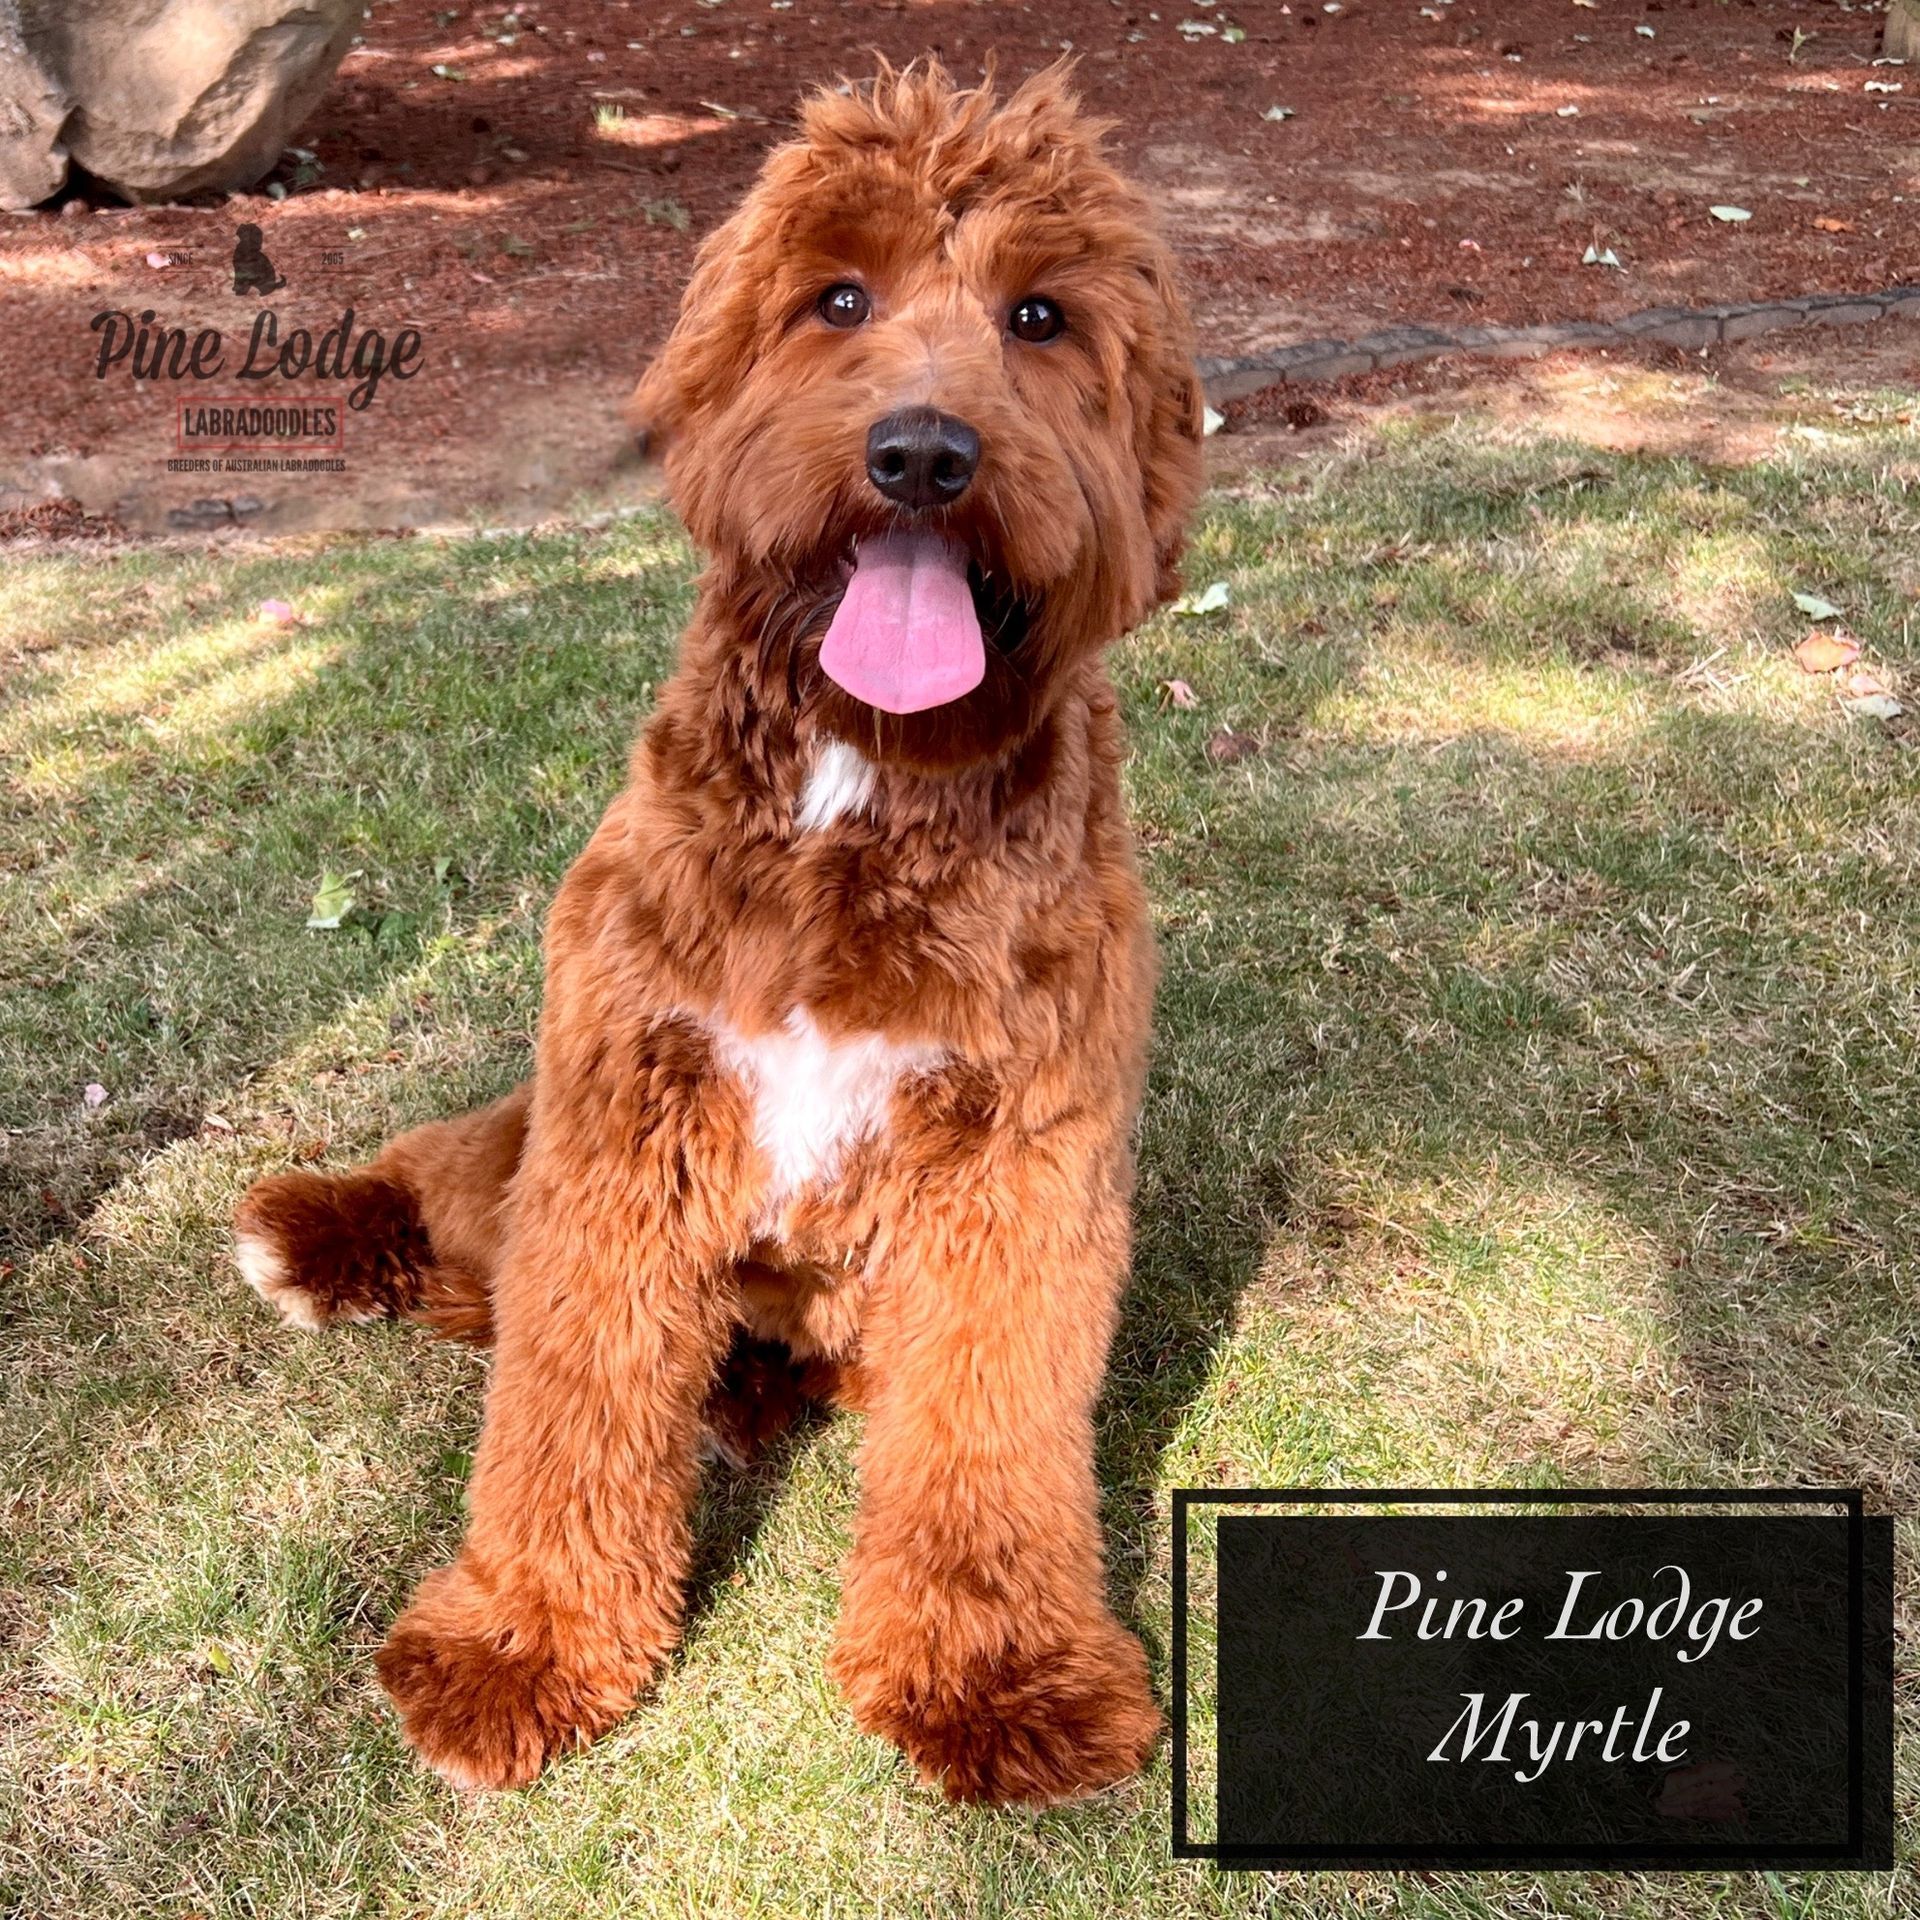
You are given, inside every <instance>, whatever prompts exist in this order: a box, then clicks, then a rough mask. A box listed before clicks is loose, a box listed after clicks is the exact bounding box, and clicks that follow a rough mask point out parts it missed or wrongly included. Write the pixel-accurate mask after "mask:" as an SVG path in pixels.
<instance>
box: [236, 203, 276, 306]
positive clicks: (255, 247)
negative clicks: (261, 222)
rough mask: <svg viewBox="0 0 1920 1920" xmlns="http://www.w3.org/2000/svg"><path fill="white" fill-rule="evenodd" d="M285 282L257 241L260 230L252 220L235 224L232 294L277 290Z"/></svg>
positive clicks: (274, 291) (261, 292)
mask: <svg viewBox="0 0 1920 1920" xmlns="http://www.w3.org/2000/svg"><path fill="white" fill-rule="evenodd" d="M286 284H287V282H286V277H285V275H283V274H278V273H275V272H274V270H273V262H272V261H271V260H269V259H268V258H267V250H266V248H265V247H264V246H263V245H261V242H260V229H259V228H258V227H256V226H255V225H254V224H253V223H252V221H248V222H247V223H246V225H245V226H242V227H238V228H236V229H235V231H234V236H233V290H234V292H235V293H251V294H268V293H278V292H279V291H280V289H281V288H282V287H284V286H285V285H286Z"/></svg>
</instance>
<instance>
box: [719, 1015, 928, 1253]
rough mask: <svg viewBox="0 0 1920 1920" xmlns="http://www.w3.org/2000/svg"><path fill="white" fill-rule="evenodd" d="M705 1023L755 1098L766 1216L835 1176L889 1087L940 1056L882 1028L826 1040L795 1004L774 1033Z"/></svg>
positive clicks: (877, 1114)
mask: <svg viewBox="0 0 1920 1920" xmlns="http://www.w3.org/2000/svg"><path fill="white" fill-rule="evenodd" d="M708 1031H709V1032H710V1033H711V1034H712V1035H713V1040H714V1046H715V1049H716V1050H717V1052H718V1053H719V1056H720V1059H721V1062H722V1063H723V1064H724V1065H725V1066H726V1067H727V1068H728V1069H729V1070H730V1071H731V1072H733V1073H736V1074H738V1075H739V1076H740V1079H741V1081H742V1082H743V1083H744V1084H745V1086H746V1088H747V1091H748V1092H749V1093H750V1094H751V1095H752V1096H753V1137H754V1140H755V1142H756V1144H757V1145H758V1146H759V1148H760V1151H761V1152H762V1153H763V1154H765V1155H766V1160H767V1173H768V1184H767V1192H766V1195H765V1197H764V1200H763V1202H762V1215H763V1218H766V1219H772V1218H775V1217H777V1215H778V1213H779V1211H780V1209H781V1208H782V1207H784V1206H785V1205H786V1203H787V1202H788V1201H790V1200H792V1199H794V1198H795V1197H796V1196H798V1195H799V1194H801V1193H803V1192H804V1191H805V1190H806V1189H807V1188H809V1187H812V1186H817V1185H820V1184H822V1183H824V1182H827V1181H830V1180H832V1179H834V1178H835V1177H836V1176H837V1175H838V1174H839V1172H840V1169H841V1167H842V1165H843V1164H844V1162H845V1160H846V1156H847V1152H848V1149H849V1148H851V1147H854V1146H856V1145H857V1144H858V1143H859V1142H860V1141H862V1140H865V1139H867V1138H868V1137H869V1136H871V1135H872V1134H874V1133H877V1132H878V1131H879V1129H880V1128H881V1127H882V1126H883V1125H884V1124H885V1122H886V1118H887V1107H888V1104H889V1102H890V1101H891V1100H892V1098H893V1091H894V1088H895V1087H897V1086H898V1085H899V1084H900V1082H901V1081H902V1080H903V1079H906V1078H907V1077H908V1076H910V1075H912V1074H916V1073H925V1072H927V1071H928V1070H929V1069H931V1068H933V1067H937V1066H939V1065H940V1064H941V1063H942V1061H944V1060H945V1058H946V1051H945V1049H944V1048H941V1047H936V1046H928V1045H906V1046H903V1045H901V1044H900V1043H899V1042H897V1041H893V1040H889V1039H888V1038H887V1037H886V1036H885V1035H884V1034H879V1033H863V1034H859V1035H856V1036H855V1037H854V1038H852V1039H846V1040H829V1039H828V1038H827V1037H826V1035H825V1034H823V1033H822V1032H821V1031H820V1029H819V1027H818V1026H816V1025H815V1024H814V1020H813V1016H812V1015H811V1014H810V1013H808V1012H807V1011H806V1010H805V1009H804V1008H802V1007H796V1008H794V1010H793V1012H792V1013H790V1014H789V1015H788V1016H787V1020H786V1024H785V1025H784V1026H783V1027H782V1028H780V1030H779V1031H778V1032H777V1033H761V1034H754V1035H751V1036H748V1035H743V1034H739V1033H736V1032H735V1031H734V1030H733V1029H732V1028H731V1027H728V1026H724V1025H720V1024H717V1023H715V1024H711V1025H709V1028H708Z"/></svg>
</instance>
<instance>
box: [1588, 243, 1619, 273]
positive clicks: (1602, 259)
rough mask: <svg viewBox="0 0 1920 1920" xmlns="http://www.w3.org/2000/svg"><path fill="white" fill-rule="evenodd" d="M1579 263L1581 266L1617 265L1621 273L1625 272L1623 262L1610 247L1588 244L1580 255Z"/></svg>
mask: <svg viewBox="0 0 1920 1920" xmlns="http://www.w3.org/2000/svg"><path fill="white" fill-rule="evenodd" d="M1580 264H1581V265H1582V266H1583V267H1619V269H1620V271H1621V272H1622V273H1625V272H1626V266H1625V264H1624V263H1623V262H1622V260H1621V258H1620V256H1619V255H1618V254H1617V253H1615V252H1614V250H1613V249H1612V248H1611V247H1595V246H1589V247H1588V248H1587V250H1586V252H1585V253H1583V254H1582V255H1581V256H1580Z"/></svg>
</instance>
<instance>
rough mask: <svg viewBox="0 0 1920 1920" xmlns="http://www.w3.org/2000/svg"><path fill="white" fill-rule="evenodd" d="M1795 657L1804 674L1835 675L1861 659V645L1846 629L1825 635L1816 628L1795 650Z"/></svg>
mask: <svg viewBox="0 0 1920 1920" xmlns="http://www.w3.org/2000/svg"><path fill="white" fill-rule="evenodd" d="M1793 657H1794V658H1795V659H1796V660H1798V661H1799V662H1800V671H1801V672H1802V673H1835V672H1837V671H1838V670H1839V669H1840V668H1841V667H1850V666H1852V665H1853V663H1854V662H1855V661H1856V660H1858V659H1859V658H1860V643H1859V641H1857V640H1856V639H1854V637H1853V636H1852V635H1851V634H1850V633H1848V632H1846V631H1845V630H1844V629H1841V630H1839V631H1837V632H1834V633H1823V632H1822V631H1821V630H1820V629H1819V628H1818V627H1816V628H1814V630H1813V631H1812V632H1811V633H1810V634H1808V635H1807V637H1806V638H1805V639H1804V640H1802V641H1801V642H1800V644H1799V645H1798V646H1797V647H1795V648H1794V650H1793Z"/></svg>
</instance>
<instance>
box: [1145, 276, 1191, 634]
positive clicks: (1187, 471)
mask: <svg viewBox="0 0 1920 1920" xmlns="http://www.w3.org/2000/svg"><path fill="white" fill-rule="evenodd" d="M1141 273H1142V277H1143V278H1144V279H1145V280H1146V282H1147V289H1148V295H1149V302H1150V306H1151V317H1150V319H1149V321H1148V324H1147V325H1146V326H1145V327H1144V328H1143V329H1142V333H1141V337H1140V340H1139V344H1138V347H1137V349H1136V354H1135V360H1134V378H1135V380H1136V381H1137V382H1138V383H1139V388H1140V391H1139V392H1137V394H1136V397H1135V408H1134V418H1135V420H1136V421H1138V423H1139V425H1138V428H1137V430H1136V431H1137V434H1138V448H1137V451H1138V455H1139V461H1140V472H1141V476H1142V481H1143V484H1144V486H1145V489H1146V507H1147V531H1148V533H1149V534H1150V535H1151V537H1152V540H1153V558H1154V576H1155V578H1154V592H1155V596H1156V599H1155V603H1156V604H1157V605H1164V604H1165V602H1167V601H1168V600H1170V599H1172V598H1173V597H1174V595H1175V594H1177V593H1178V592H1179V591H1180V555H1181V552H1182V550H1183V549H1184V547H1185V545H1186V539H1187V522H1188V519H1189V518H1190V517H1191V515H1192V512H1193V504H1194V502H1195V501H1196V500H1197V499H1198V498H1199V497H1200V490H1201V487H1202V486H1203V485H1204V484H1205V478H1206V467H1205V460H1204V457H1203V454H1202V451H1201V448H1202V442H1203V437H1204V435H1205V432H1206V396H1205V392H1204V390H1203V389H1202V387H1201V385H1200V373H1199V369H1198V368H1196V367H1195V365H1194V364H1193V329H1192V324H1191V322H1190V321H1189V320H1188V318H1187V305H1186V301H1185V300H1184V299H1183V298H1182V297H1181V293H1180V288H1179V283H1178V282H1177V281H1176V279H1175V278H1174V271H1173V262H1172V260H1171V259H1170V258H1168V257H1167V256H1166V255H1165V254H1164V253H1161V252H1158V251H1156V253H1155V255H1154V256H1153V257H1152V258H1151V259H1149V260H1148V261H1147V262H1146V263H1145V264H1144V265H1143V266H1142V268H1141Z"/></svg>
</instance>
